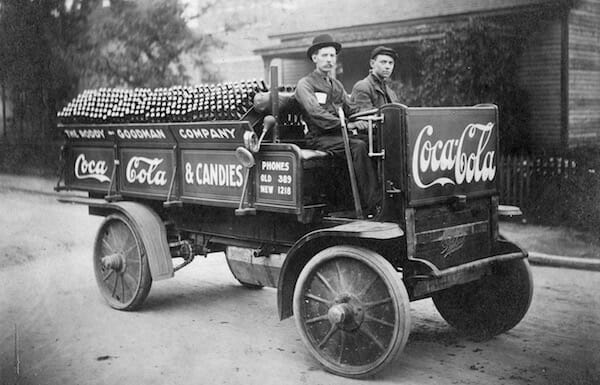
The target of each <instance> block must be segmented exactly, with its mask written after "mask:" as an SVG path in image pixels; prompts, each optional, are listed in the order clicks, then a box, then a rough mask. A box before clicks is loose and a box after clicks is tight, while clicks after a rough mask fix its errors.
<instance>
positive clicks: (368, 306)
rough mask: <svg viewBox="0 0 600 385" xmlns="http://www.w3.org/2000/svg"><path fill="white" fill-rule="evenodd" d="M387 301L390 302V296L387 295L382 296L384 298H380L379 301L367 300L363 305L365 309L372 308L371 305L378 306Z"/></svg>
mask: <svg viewBox="0 0 600 385" xmlns="http://www.w3.org/2000/svg"><path fill="white" fill-rule="evenodd" d="M388 302H392V297H387V298H384V299H380V300H379V301H373V302H367V303H365V304H364V306H365V307H366V308H367V309H369V308H372V307H375V306H380V305H383V304H386V303H388Z"/></svg>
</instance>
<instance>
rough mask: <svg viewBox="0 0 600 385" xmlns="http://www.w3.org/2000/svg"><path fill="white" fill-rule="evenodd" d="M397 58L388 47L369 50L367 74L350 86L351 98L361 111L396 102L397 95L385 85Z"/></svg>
mask: <svg viewBox="0 0 600 385" xmlns="http://www.w3.org/2000/svg"><path fill="white" fill-rule="evenodd" d="M397 59H398V55H397V54H396V52H395V51H394V50H393V49H391V48H389V47H384V46H379V47H376V48H375V49H373V51H371V60H370V61H369V64H370V65H371V71H370V73H369V75H368V76H367V77H366V78H364V79H362V80H359V81H358V82H357V83H356V84H355V85H354V87H353V88H352V100H353V101H354V102H355V103H356V105H357V106H358V107H359V108H360V110H361V111H365V110H371V109H374V108H379V107H381V106H382V105H384V104H388V103H398V97H397V96H396V94H395V93H394V91H393V90H392V89H391V88H390V87H389V86H388V85H387V81H388V80H389V78H390V76H391V75H392V71H393V70H394V65H395V64H396V60H397Z"/></svg>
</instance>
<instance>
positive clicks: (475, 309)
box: [432, 259, 533, 339]
mask: <svg viewBox="0 0 600 385" xmlns="http://www.w3.org/2000/svg"><path fill="white" fill-rule="evenodd" d="M532 295H533V278H532V276H531V268H530V267H529V262H527V260H525V259H518V260H514V261H509V262H504V263H501V264H499V265H498V266H496V267H495V269H494V271H493V274H492V275H488V276H484V277H483V278H481V279H480V280H478V281H475V282H470V283H467V284H464V285H459V286H454V287H451V288H449V289H446V290H444V291H441V292H439V293H437V294H434V295H433V296H432V299H433V303H434V304H435V307H436V308H437V310H438V311H439V313H440V315H441V316H442V317H443V318H444V319H445V320H446V321H447V322H448V323H449V324H450V325H452V326H454V327H455V328H456V329H458V330H460V331H462V332H464V333H467V334H471V335H473V336H475V337H477V338H480V339H486V338H490V337H493V336H495V335H498V334H501V333H504V332H506V331H508V330H510V329H512V328H513V327H515V326H516V325H517V324H518V323H519V322H520V321H521V320H522V319H523V317H525V314H526V313H527V310H528V309H529V305H530V304H531V298H532Z"/></svg>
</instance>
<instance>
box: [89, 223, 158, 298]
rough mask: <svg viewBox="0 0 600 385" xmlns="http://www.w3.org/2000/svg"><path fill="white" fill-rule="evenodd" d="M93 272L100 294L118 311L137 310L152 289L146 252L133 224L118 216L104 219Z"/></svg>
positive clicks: (96, 247)
mask: <svg viewBox="0 0 600 385" xmlns="http://www.w3.org/2000/svg"><path fill="white" fill-rule="evenodd" d="M94 272H95V274H96V282H97V283H98V287H99V288H100V293H102V296H103V297H104V298H105V299H106V301H107V302H108V304H109V305H110V306H112V307H113V308H115V309H119V310H133V309H135V308H137V307H139V306H140V305H141V304H142V302H143V301H144V299H146V296H147V295H148V292H149V291H150V286H152V276H151V275H150V268H149V267H148V260H147V259H146V252H145V250H144V245H143V244H142V242H141V240H140V237H139V235H138V231H137V229H136V228H135V225H134V224H133V223H132V222H131V221H130V220H129V219H127V218H126V217H125V216H123V215H120V214H112V215H109V216H108V217H106V219H105V220H104V222H102V225H101V226H100V229H99V230H98V234H97V235H96V243H95V245H94Z"/></svg>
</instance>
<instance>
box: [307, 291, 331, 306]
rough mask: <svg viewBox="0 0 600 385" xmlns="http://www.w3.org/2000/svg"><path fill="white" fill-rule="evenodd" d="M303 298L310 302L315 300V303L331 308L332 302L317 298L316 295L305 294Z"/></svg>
mask: <svg viewBox="0 0 600 385" xmlns="http://www.w3.org/2000/svg"><path fill="white" fill-rule="evenodd" d="M304 296H305V297H306V298H310V299H312V300H315V301H317V302H321V303H324V304H325V305H329V306H331V305H332V304H333V302H332V301H329V300H327V299H325V298H321V297H319V296H316V295H314V294H310V293H309V294H305V295H304Z"/></svg>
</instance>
